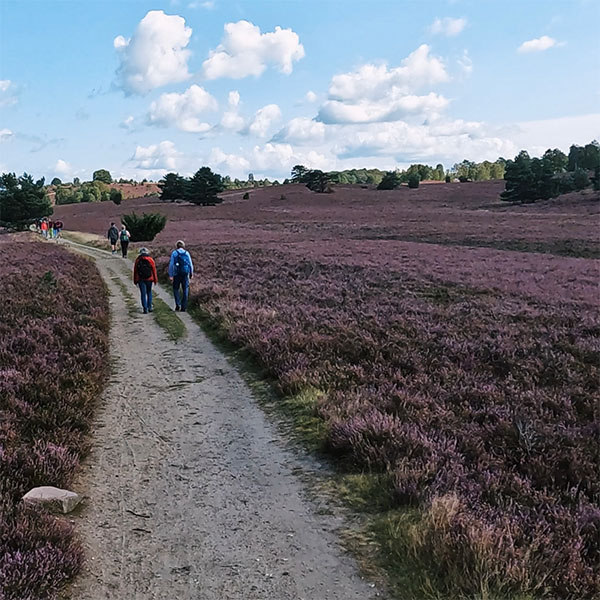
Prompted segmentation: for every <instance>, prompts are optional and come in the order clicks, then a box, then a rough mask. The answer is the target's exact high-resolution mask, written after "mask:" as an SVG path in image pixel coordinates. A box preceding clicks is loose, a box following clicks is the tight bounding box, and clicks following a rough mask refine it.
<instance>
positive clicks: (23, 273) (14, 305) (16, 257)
mask: <svg viewBox="0 0 600 600" xmlns="http://www.w3.org/2000/svg"><path fill="white" fill-rule="evenodd" d="M0 277H1V279H2V286H1V287H0V307H2V309H1V311H0V590H1V591H2V592H3V594H4V595H1V594H0V597H2V598H3V599H4V598H6V600H13V599H14V600H16V599H19V600H22V599H25V598H31V599H32V600H33V599H34V598H36V599H38V598H53V597H55V595H56V593H57V591H58V590H59V588H60V587H61V586H62V585H63V584H64V582H65V581H66V580H67V579H68V578H69V577H72V576H73V575H74V574H75V573H76V572H77V571H78V569H79V568H80V566H81V563H82V560H83V554H82V550H81V547H80V545H79V543H78V542H77V541H76V540H75V538H74V534H73V531H72V528H71V527H70V525H68V524H67V523H64V522H62V521H60V520H58V519H56V518H55V517H53V516H51V515H48V514H47V513H46V512H44V511H43V510H42V509H40V508H38V507H31V506H27V505H24V504H23V503H22V502H21V501H20V499H21V497H22V495H23V494H24V493H26V492H27V491H28V490H29V489H31V488H32V487H35V486H40V485H53V486H57V487H63V486H68V485H69V484H70V482H71V480H72V478H73V474H74V472H75V470H76V468H77V466H78V465H79V460H80V458H81V456H82V455H83V454H84V453H85V452H86V450H87V441H86V438H85V436H86V433H87V431H88V428H89V423H90V420H91V416H92V411H93V408H94V401H95V398H96V397H97V394H98V391H99V388H100V386H101V384H102V380H103V378H104V376H105V375H106V372H107V356H108V344H107V332H108V302H107V295H106V291H105V288H104V286H103V283H102V280H101V278H100V275H99V274H98V272H97V271H96V270H95V268H94V266H93V265H92V264H91V263H90V262H89V261H87V260H85V259H84V258H81V257H78V256H74V255H72V254H71V253H68V252H65V251H64V250H63V249H61V248H58V247H56V246H52V245H50V244H41V243H37V242H22V241H15V238H14V237H12V238H8V237H7V239H5V240H2V241H0Z"/></svg>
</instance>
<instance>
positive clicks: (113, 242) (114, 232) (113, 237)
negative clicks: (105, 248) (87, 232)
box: [106, 223, 119, 254]
mask: <svg viewBox="0 0 600 600" xmlns="http://www.w3.org/2000/svg"><path fill="white" fill-rule="evenodd" d="M106 237H107V238H108V241H109V242H110V249H111V250H112V253H113V254H115V252H116V251H117V242H118V241H119V230H118V229H117V226H116V225H115V224H114V223H111V224H110V227H109V229H108V233H107V234H106Z"/></svg>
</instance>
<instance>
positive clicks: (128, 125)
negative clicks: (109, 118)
mask: <svg viewBox="0 0 600 600" xmlns="http://www.w3.org/2000/svg"><path fill="white" fill-rule="evenodd" d="M134 121H135V117H134V116H133V115H129V116H128V117H125V118H124V119H123V120H122V121H121V122H120V123H119V127H120V128H121V129H133V125H134Z"/></svg>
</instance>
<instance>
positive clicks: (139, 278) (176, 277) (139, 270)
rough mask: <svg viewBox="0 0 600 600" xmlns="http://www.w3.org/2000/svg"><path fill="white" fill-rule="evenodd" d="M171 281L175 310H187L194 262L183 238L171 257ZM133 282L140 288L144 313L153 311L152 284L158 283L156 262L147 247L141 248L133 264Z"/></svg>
mask: <svg viewBox="0 0 600 600" xmlns="http://www.w3.org/2000/svg"><path fill="white" fill-rule="evenodd" d="M168 273H169V281H170V282H171V283H172V285H173V296H174V298H175V310H176V311H181V312H185V311H186V310H187V304H188V296H189V288H190V279H192V278H193V277H194V264H193V263H192V257H191V256H190V253H189V252H188V251H187V250H186V249H185V243H184V242H183V240H179V241H178V242H177V247H176V248H175V250H173V252H171V258H170V259H169V269H168ZM133 283H134V284H135V285H137V286H138V287H139V288H140V296H141V302H142V309H143V311H144V314H147V313H149V312H152V310H153V304H152V286H153V285H156V284H157V283H158V275H157V273H156V263H155V262H154V259H153V258H152V257H151V256H150V252H149V251H148V249H147V248H140V250H139V255H138V257H137V258H136V259H135V263H134V265H133Z"/></svg>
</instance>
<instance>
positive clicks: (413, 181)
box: [408, 173, 421, 189]
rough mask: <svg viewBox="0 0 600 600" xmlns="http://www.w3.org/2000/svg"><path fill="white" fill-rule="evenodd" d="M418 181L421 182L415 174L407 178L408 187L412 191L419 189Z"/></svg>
mask: <svg viewBox="0 0 600 600" xmlns="http://www.w3.org/2000/svg"><path fill="white" fill-rule="evenodd" d="M420 181H421V178H420V177H419V175H418V174H417V173H414V174H412V175H411V176H410V177H409V178H408V187H409V188H412V189H416V188H418V187H419V182H420Z"/></svg>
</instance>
